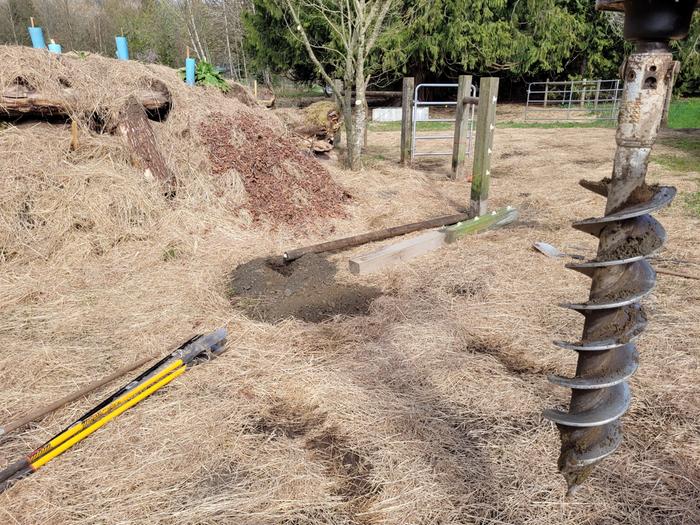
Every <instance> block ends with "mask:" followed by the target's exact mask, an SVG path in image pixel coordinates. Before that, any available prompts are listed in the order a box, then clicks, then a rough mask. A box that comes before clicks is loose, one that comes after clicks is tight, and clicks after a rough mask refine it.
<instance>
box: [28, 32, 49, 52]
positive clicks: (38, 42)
mask: <svg viewBox="0 0 700 525" xmlns="http://www.w3.org/2000/svg"><path fill="white" fill-rule="evenodd" d="M27 29H29V38H31V39H32V47H33V48H35V49H46V42H44V32H43V31H42V30H41V28H40V27H28V28H27Z"/></svg>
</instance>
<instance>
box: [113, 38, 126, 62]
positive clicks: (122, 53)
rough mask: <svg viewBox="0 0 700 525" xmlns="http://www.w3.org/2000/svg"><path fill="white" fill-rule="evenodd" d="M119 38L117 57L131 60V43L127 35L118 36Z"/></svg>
mask: <svg viewBox="0 0 700 525" xmlns="http://www.w3.org/2000/svg"><path fill="white" fill-rule="evenodd" d="M116 40H117V58H118V59H119V60H129V44H128V43H127V41H126V37H125V36H118V37H116Z"/></svg>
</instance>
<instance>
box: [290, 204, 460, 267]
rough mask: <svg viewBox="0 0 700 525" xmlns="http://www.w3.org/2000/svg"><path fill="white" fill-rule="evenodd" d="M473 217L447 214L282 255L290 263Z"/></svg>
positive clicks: (298, 249)
mask: <svg viewBox="0 0 700 525" xmlns="http://www.w3.org/2000/svg"><path fill="white" fill-rule="evenodd" d="M471 217H472V216H471V215H470V214H469V213H459V214H457V215H447V216H445V217H437V218H434V219H428V220H426V221H420V222H414V223H411V224H404V225H402V226H394V227H393V228H386V229H384V230H377V231H373V232H368V233H362V234H360V235H353V236H352V237H345V238H343V239H336V240H335V241H328V242H322V243H320V244H314V245H312V246H306V247H305V248H297V249H296V250H290V251H287V252H284V255H283V256H282V257H283V259H284V261H285V262H288V263H289V262H292V261H293V260H295V259H298V258H299V257H302V256H303V255H306V254H308V253H322V252H332V251H336V250H344V249H346V248H352V247H353V246H361V245H362V244H367V243H368V242H374V241H382V240H384V239H390V238H392V237H398V236H399V235H406V234H407V233H412V232H417V231H420V230H427V229H430V228H439V227H440V226H446V225H448V224H455V223H458V222H461V221H466V220H468V219H470V218H471Z"/></svg>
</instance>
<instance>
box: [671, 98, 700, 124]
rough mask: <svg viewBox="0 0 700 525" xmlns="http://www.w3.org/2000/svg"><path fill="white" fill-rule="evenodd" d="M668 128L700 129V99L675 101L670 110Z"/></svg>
mask: <svg viewBox="0 0 700 525" xmlns="http://www.w3.org/2000/svg"><path fill="white" fill-rule="evenodd" d="M668 127H669V128H675V129H687V128H700V98H685V99H680V100H674V101H672V102H671V107H670V109H669V110H668Z"/></svg>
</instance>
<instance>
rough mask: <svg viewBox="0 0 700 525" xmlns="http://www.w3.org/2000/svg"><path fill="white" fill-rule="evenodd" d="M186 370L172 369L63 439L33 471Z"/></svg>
mask: <svg viewBox="0 0 700 525" xmlns="http://www.w3.org/2000/svg"><path fill="white" fill-rule="evenodd" d="M180 365H182V362H180ZM168 368H170V367H168ZM185 370H187V367H186V366H180V367H179V368H176V369H175V370H171V371H170V373H168V374H167V375H165V376H162V375H161V376H160V377H161V378H160V380H158V381H157V382H155V383H153V384H151V386H149V387H148V388H146V389H145V390H143V391H141V393H139V394H138V395H136V396H134V397H132V398H131V399H129V400H128V401H126V402H125V403H123V404H122V405H121V406H119V407H118V408H116V409H115V410H113V411H111V412H109V413H108V414H107V415H105V416H104V417H102V418H101V419H99V420H97V421H94V422H93V423H92V424H91V425H90V426H88V427H86V428H84V429H83V430H81V431H80V432H78V433H77V434H75V435H73V436H72V437H70V438H69V439H67V440H65V441H63V442H62V443H61V444H60V445H58V446H56V447H55V448H53V449H52V450H51V451H49V452H47V453H46V454H44V455H43V456H41V457H40V458H38V459H36V460H34V461H33V462H32V463H31V464H30V465H29V466H30V468H31V469H32V471H33V472H36V471H37V470H39V469H40V468H41V467H43V466H44V465H46V464H47V463H48V462H49V461H51V460H52V459H54V458H56V457H58V456H60V455H61V454H63V453H64V452H65V451H66V450H68V449H69V448H71V447H73V446H74V445H76V444H77V443H80V442H81V441H82V440H83V439H85V438H86V437H88V436H89V435H90V434H92V433H94V432H95V431H96V430H99V429H100V428H102V427H103V426H104V425H106V424H107V423H109V422H110V421H112V420H113V419H114V418H116V417H117V416H119V415H120V414H122V413H124V412H126V411H127V410H129V409H130V408H131V407H133V406H134V405H136V404H138V403H139V402H141V401H143V400H144V399H146V398H147V397H148V396H150V395H151V394H153V393H154V392H156V391H157V390H159V389H161V388H163V387H164V386H165V385H167V384H168V383H170V382H171V381H172V380H174V379H175V378H177V377H179V376H181V375H182V374H184V373H185ZM159 375H160V374H159Z"/></svg>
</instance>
